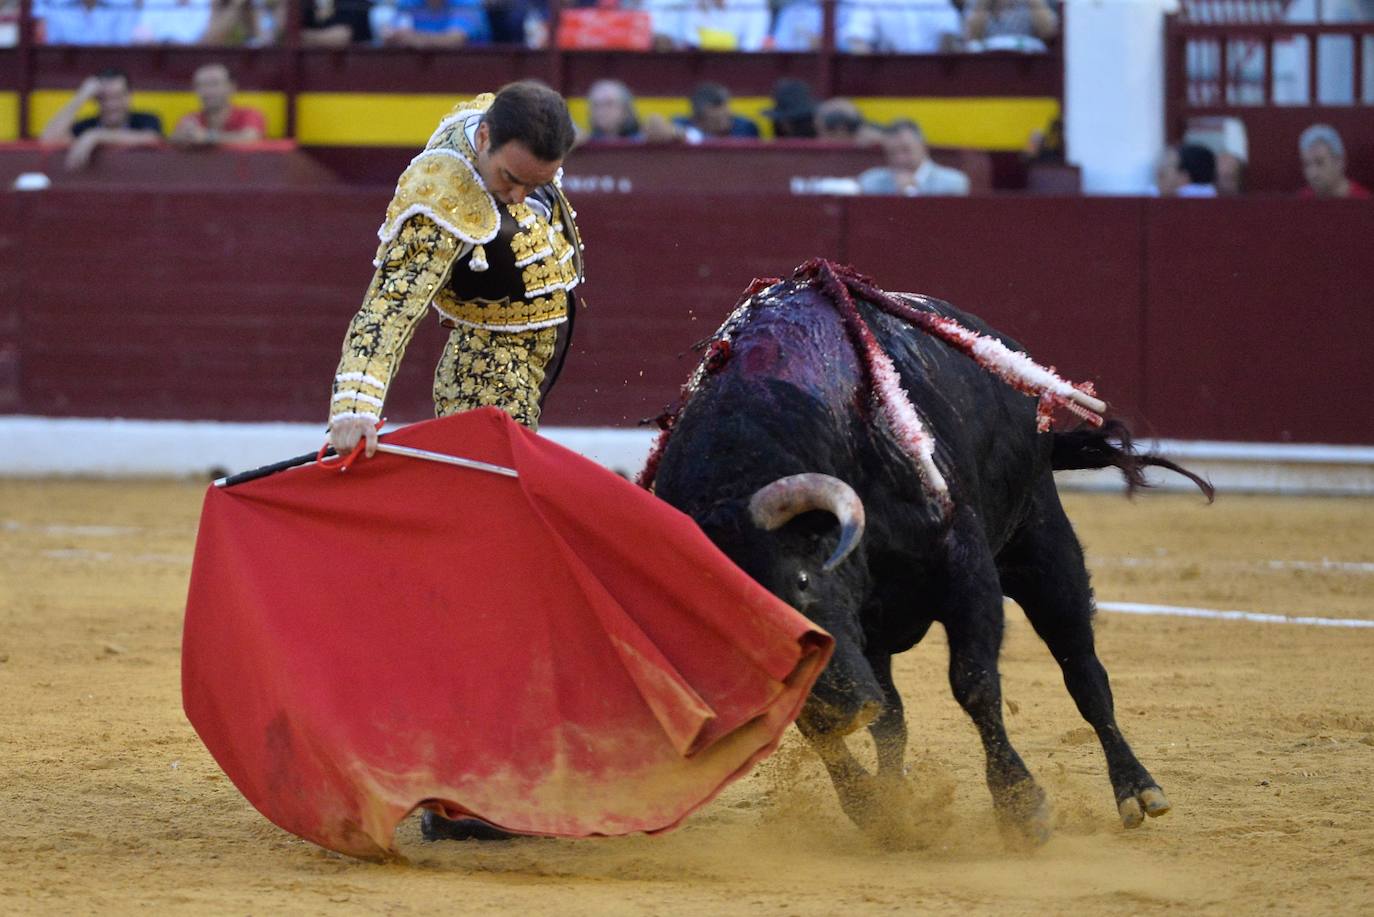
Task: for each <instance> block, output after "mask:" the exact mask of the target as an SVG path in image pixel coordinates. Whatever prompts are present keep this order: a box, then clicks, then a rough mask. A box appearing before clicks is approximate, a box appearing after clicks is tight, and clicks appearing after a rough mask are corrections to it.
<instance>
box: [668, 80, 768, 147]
mask: <svg viewBox="0 0 1374 917" xmlns="http://www.w3.org/2000/svg"><path fill="white" fill-rule="evenodd" d="M691 103H692V114H691V116H690V117H681V116H679V117H677V118H674V119H673V123H672V127H673V130H674V134H675V136H676V138H677V139H679V140H686V141H687V142H688V143H700V142H701V141H703V140H714V139H721V138H739V139H750V140H757V139H759V127H758V125H757V124H755V123H754V122H753V121H750V120H749V119H748V118H742V117H740V116H739V115H737V114H735V113H734V112H732V111H731V110H730V90H728V89H726V88H725V87H724V86H722V85H720V84H719V83H701V84H700V85H698V86H697V88H696V89H694V90H692V97H691Z"/></svg>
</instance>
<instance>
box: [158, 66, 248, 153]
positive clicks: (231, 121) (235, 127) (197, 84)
mask: <svg viewBox="0 0 1374 917" xmlns="http://www.w3.org/2000/svg"><path fill="white" fill-rule="evenodd" d="M191 87H192V88H193V89H194V90H195V92H196V96H197V97H198V98H199V99H200V111H193V112H191V113H190V114H188V115H186V116H184V117H183V118H182V119H181V120H180V121H178V122H177V126H176V127H175V128H174V129H173V130H172V138H171V139H172V142H173V143H175V144H177V145H178V146H183V147H192V146H198V147H205V146H220V145H223V144H234V143H254V142H256V141H258V140H261V139H262V137H263V135H264V134H265V133H267V122H266V119H264V118H263V116H262V112H260V111H258V110H257V109H256V108H241V107H239V106H237V105H235V104H234V92H235V91H236V90H237V89H238V86H237V85H236V84H235V83H234V78H233V76H232V75H231V74H230V73H229V68H228V67H226V66H225V65H224V64H206V65H204V66H203V67H200V68H198V69H197V70H196V72H195V75H194V76H193V77H192V78H191Z"/></svg>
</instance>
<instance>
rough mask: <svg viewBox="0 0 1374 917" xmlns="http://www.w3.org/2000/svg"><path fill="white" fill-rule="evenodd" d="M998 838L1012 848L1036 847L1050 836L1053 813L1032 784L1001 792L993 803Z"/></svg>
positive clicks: (1048, 802)
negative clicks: (998, 830)
mask: <svg viewBox="0 0 1374 917" xmlns="http://www.w3.org/2000/svg"><path fill="white" fill-rule="evenodd" d="M996 806H997V821H998V826H999V827H1000V828H1001V830H1002V837H1003V839H1004V840H1006V842H1007V843H1008V844H1009V845H1011V846H1013V847H1022V848H1030V847H1039V846H1041V845H1042V844H1044V843H1045V842H1046V841H1048V840H1049V839H1050V836H1051V835H1052V834H1053V833H1054V827H1053V824H1054V813H1053V811H1052V810H1051V808H1050V801H1049V799H1047V798H1046V797H1045V791H1044V790H1042V789H1041V788H1040V784H1038V783H1036V782H1035V781H1034V780H1022V781H1021V782H1020V783H1017V784H1014V785H1013V786H1010V787H1008V788H1007V789H1005V790H1003V791H1002V793H1001V794H1000V795H999V798H998V799H997V801H996Z"/></svg>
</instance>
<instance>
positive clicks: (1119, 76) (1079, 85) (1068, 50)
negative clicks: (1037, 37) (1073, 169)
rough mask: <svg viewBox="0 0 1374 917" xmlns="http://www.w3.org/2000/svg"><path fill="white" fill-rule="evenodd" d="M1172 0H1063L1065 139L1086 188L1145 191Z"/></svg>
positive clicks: (1157, 136) (1160, 131)
mask: <svg viewBox="0 0 1374 917" xmlns="http://www.w3.org/2000/svg"><path fill="white" fill-rule="evenodd" d="M1176 6H1177V4H1176V0H1065V3H1064V7H1065V9H1064V143H1065V146H1066V153H1067V156H1068V160H1069V162H1072V163H1074V164H1076V165H1077V166H1079V168H1081V169H1082V170H1083V190H1084V191H1085V192H1087V193H1089V194H1143V193H1147V192H1148V191H1149V190H1150V188H1151V187H1152V186H1153V183H1154V164H1155V160H1156V159H1157V157H1158V156H1159V153H1160V150H1162V149H1163V148H1164V16H1165V14H1166V13H1170V12H1173V11H1174V10H1175V9H1176Z"/></svg>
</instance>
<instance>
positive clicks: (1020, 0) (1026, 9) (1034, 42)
mask: <svg viewBox="0 0 1374 917" xmlns="http://www.w3.org/2000/svg"><path fill="white" fill-rule="evenodd" d="M1058 34H1059V17H1058V16H1057V15H1056V14H1055V12H1054V10H1053V9H1052V8H1051V7H1050V4H1049V2H1048V0H969V2H968V3H967V4H966V5H965V7H964V37H965V38H966V39H967V40H968V45H967V48H968V50H970V51H977V50H986V51H1044V50H1045V42H1047V41H1050V40H1051V39H1053V38H1054V37H1055V36H1057V35H1058Z"/></svg>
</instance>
